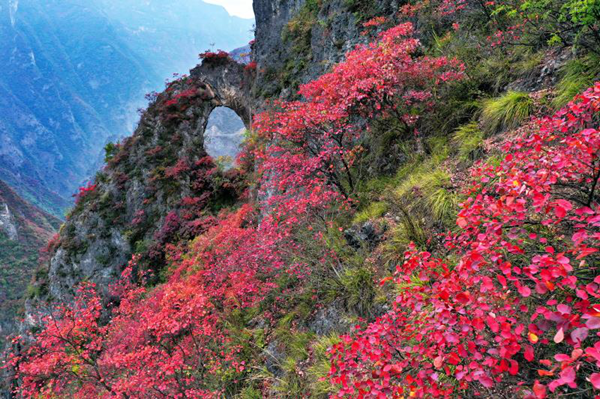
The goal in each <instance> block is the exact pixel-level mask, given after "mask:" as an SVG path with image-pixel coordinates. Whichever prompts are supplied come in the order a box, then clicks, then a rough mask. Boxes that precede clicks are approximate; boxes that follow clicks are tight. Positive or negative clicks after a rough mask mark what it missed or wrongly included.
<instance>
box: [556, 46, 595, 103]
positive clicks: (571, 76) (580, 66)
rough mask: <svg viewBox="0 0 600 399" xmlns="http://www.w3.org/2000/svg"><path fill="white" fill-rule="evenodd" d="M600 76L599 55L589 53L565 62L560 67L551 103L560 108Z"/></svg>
mask: <svg viewBox="0 0 600 399" xmlns="http://www.w3.org/2000/svg"><path fill="white" fill-rule="evenodd" d="M599 77H600V57H598V56H593V55H589V56H586V57H583V58H580V59H575V60H571V61H569V62H567V63H566V64H565V66H564V67H563V68H562V69H561V79H560V81H559V82H558V83H557V85H556V97H554V100H553V101H552V105H553V106H554V107H555V108H556V109H559V108H562V107H564V106H565V105H567V104H568V103H569V102H570V101H571V100H572V99H573V97H575V96H576V95H577V94H579V93H581V92H582V91H584V90H585V89H587V88H588V87H590V86H592V85H593V84H594V81H596V80H597V79H598V78H599Z"/></svg>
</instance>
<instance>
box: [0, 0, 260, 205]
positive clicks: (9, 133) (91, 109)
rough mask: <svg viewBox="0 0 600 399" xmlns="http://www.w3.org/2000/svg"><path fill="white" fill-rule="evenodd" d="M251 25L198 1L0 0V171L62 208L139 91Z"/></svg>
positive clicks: (129, 113)
mask: <svg viewBox="0 0 600 399" xmlns="http://www.w3.org/2000/svg"><path fill="white" fill-rule="evenodd" d="M251 26H252V21H251V20H243V19H239V18H234V17H230V16H229V15H228V14H227V12H226V11H225V10H224V9H223V8H222V7H219V6H214V5H208V4H204V3H202V2H201V1H176V2H158V1H150V2H148V1H141V0H128V1H123V2H117V1H112V0H97V1H82V0H70V1H58V0H49V1H40V0H20V1H18V0H0V39H1V40H0V70H1V71H2V72H1V73H0V178H2V179H4V180H6V181H7V182H8V183H9V184H11V185H12V186H13V187H15V188H16V189H17V190H18V191H19V193H20V194H21V195H23V196H24V197H26V198H28V199H29V200H31V201H32V202H34V203H36V204H38V205H40V206H42V207H43V208H45V209H47V210H50V211H51V212H53V213H54V214H56V215H61V214H62V213H63V211H64V209H65V208H66V207H68V204H69V203H70V196H71V194H72V193H74V192H75V191H76V189H77V187H78V186H80V185H81V184H82V182H84V181H85V180H86V179H87V178H89V177H90V176H91V175H93V172H94V170H95V169H96V168H97V167H98V165H99V163H100V160H101V158H102V157H101V153H102V148H103V146H104V145H105V144H106V142H107V141H114V140H116V139H119V138H121V137H124V136H125V135H127V134H129V133H131V132H132V131H133V128H134V126H135V124H136V123H137V120H138V115H137V113H136V110H137V109H138V108H140V107H143V106H144V104H145V100H144V97H143V95H144V94H145V93H147V92H149V91H152V90H160V89H162V87H163V82H164V80H165V78H168V77H170V76H171V74H172V73H173V72H185V71H187V70H188V69H189V68H191V67H192V66H194V65H195V64H196V60H197V55H198V53H199V52H200V51H203V50H204V49H206V48H207V47H209V46H210V45H211V44H215V46H216V47H220V48H225V49H231V48H234V47H239V46H242V45H244V44H246V43H247V42H248V41H249V39H250V37H251V32H250V29H251Z"/></svg>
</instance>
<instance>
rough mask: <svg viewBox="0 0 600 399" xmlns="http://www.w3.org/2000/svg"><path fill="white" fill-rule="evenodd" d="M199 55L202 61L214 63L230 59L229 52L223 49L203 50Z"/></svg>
mask: <svg viewBox="0 0 600 399" xmlns="http://www.w3.org/2000/svg"><path fill="white" fill-rule="evenodd" d="M199 57H200V59H201V60H202V61H203V62H206V63H209V64H215V65H218V64H222V63H224V62H227V61H230V60H231V57H230V56H229V53H228V52H227V51H223V50H217V52H213V51H205V52H203V53H201V54H200V55H199Z"/></svg>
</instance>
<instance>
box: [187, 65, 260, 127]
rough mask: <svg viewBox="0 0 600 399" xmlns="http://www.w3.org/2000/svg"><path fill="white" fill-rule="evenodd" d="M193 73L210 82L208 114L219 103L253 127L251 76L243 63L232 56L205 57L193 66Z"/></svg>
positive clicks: (202, 80)
mask: <svg viewBox="0 0 600 399" xmlns="http://www.w3.org/2000/svg"><path fill="white" fill-rule="evenodd" d="M190 76H191V78H193V79H195V80H197V81H199V82H202V83H204V84H205V85H206V89H207V96H206V97H207V98H208V99H210V102H209V104H210V105H209V107H208V108H209V109H207V111H208V114H207V115H208V116H210V114H211V113H212V111H213V110H214V109H215V108H217V107H227V108H230V109H232V110H233V111H234V112H235V113H236V114H237V115H238V116H239V117H240V119H241V120H242V122H244V126H245V127H246V129H250V126H251V124H252V114H253V107H252V103H253V100H252V95H251V93H250V88H251V79H250V76H249V73H248V72H247V71H246V70H245V66H244V65H243V64H240V63H238V62H235V61H233V60H230V59H226V60H218V61H208V60H205V61H204V62H203V63H202V64H201V65H199V66H197V67H196V68H194V69H192V71H191V72H190ZM211 107H212V108H211ZM208 116H207V121H206V122H208ZM203 128H204V129H205V128H206V124H204V126H203Z"/></svg>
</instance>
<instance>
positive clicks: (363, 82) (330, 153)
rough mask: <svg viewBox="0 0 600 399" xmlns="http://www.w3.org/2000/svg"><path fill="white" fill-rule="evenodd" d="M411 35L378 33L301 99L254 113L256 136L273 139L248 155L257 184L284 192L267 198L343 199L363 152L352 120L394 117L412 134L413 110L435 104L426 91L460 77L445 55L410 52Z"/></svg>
mask: <svg viewBox="0 0 600 399" xmlns="http://www.w3.org/2000/svg"><path fill="white" fill-rule="evenodd" d="M412 33H413V26H412V25H411V24H401V25H398V26H396V27H394V28H392V29H389V30H387V31H385V32H383V33H381V34H380V35H379V38H378V40H377V41H376V42H375V43H372V44H370V45H364V46H358V47H357V48H356V49H355V50H353V51H351V52H350V53H348V54H347V58H346V61H345V62H343V63H340V64H339V65H337V66H336V67H335V68H334V70H333V71H332V72H331V73H328V74H325V75H323V76H322V77H321V78H319V79H317V80H315V81H313V82H311V83H308V84H305V85H303V86H302V87H301V88H300V94H302V95H303V96H304V97H305V98H306V100H307V101H297V102H287V103H281V102H278V103H276V104H275V106H276V107H277V108H279V109H278V110H277V111H274V112H267V113H264V114H260V115H258V116H256V117H255V123H254V128H255V129H256V130H257V131H258V132H259V134H260V136H261V137H262V138H263V140H265V141H267V142H269V143H277V144H272V145H269V146H268V148H266V149H265V150H264V152H261V151H256V153H255V154H252V156H253V157H254V158H255V159H257V160H258V163H259V167H258V170H259V172H261V173H262V174H263V175H265V176H266V178H265V179H264V182H263V185H262V189H264V190H269V191H274V192H281V193H283V192H285V194H284V195H283V196H282V197H278V196H273V197H272V200H273V201H277V200H278V199H282V200H286V198H289V196H290V195H294V196H297V197H300V196H306V195H307V194H310V193H313V192H314V193H315V196H314V199H315V200H317V199H323V201H324V202H327V201H330V200H331V199H332V198H331V196H335V195H337V194H342V196H343V197H346V198H348V197H349V195H350V194H351V192H352V191H353V190H354V185H355V177H354V176H352V171H351V169H352V165H353V164H354V162H355V160H356V158H357V157H358V156H359V155H360V153H361V151H362V149H361V148H360V147H359V146H357V144H356V143H357V139H358V138H359V136H360V135H361V134H362V127H361V126H357V125H355V124H354V122H353V121H354V120H356V117H362V118H366V119H371V118H374V117H381V116H383V117H385V116H390V115H395V116H397V117H398V118H400V119H401V120H402V121H403V122H404V123H405V124H406V126H407V127H408V128H411V129H413V130H414V131H415V133H416V132H417V122H418V116H416V115H418V114H419V113H420V112H422V111H424V110H427V109H430V108H431V107H432V106H433V104H434V103H435V97H434V94H433V91H432V90H433V89H434V88H435V87H436V86H438V85H440V84H442V83H444V82H448V81H453V80H457V79H460V78H461V77H462V68H463V67H462V64H460V63H459V62H457V61H455V60H448V59H446V58H444V57H440V58H429V57H414V56H413V53H414V52H415V51H416V50H417V48H418V47H419V42H418V40H417V39H414V38H412V37H411V35H412ZM273 174H276V176H277V178H276V179H274V178H273ZM332 186H333V188H334V190H333V191H331V187H332ZM327 191H330V192H329V193H327ZM309 198H310V196H309Z"/></svg>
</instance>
